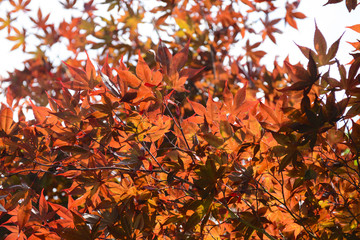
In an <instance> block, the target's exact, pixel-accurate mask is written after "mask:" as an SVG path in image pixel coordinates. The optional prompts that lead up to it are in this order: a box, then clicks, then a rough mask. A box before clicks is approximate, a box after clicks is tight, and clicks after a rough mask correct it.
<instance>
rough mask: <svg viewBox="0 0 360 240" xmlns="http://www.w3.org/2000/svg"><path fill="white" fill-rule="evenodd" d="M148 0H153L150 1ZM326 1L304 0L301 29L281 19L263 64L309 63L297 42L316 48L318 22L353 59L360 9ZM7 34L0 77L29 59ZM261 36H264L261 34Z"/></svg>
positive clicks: (60, 50)
mask: <svg viewBox="0 0 360 240" xmlns="http://www.w3.org/2000/svg"><path fill="white" fill-rule="evenodd" d="M147 1H149V2H150V0H147ZM79 2H81V1H79ZM99 2H101V1H99ZM276 2H277V3H276V5H278V6H284V2H285V0H278V1H276ZM326 2H327V0H302V1H301V3H300V6H299V8H298V11H300V12H303V13H304V14H305V15H306V16H307V18H306V19H303V20H299V21H298V30H296V29H293V28H291V27H290V26H288V25H286V26H285V24H284V22H280V24H278V25H277V27H278V28H279V29H280V30H282V31H283V34H280V35H279V34H278V35H275V36H276V39H277V45H275V44H274V43H272V42H271V41H270V40H269V39H267V40H266V41H265V44H263V45H262V46H261V47H260V48H261V49H262V50H265V51H266V52H267V53H268V54H267V55H266V56H265V57H264V59H263V60H262V63H265V64H266V65H268V66H271V65H272V63H273V61H274V58H275V57H278V59H279V60H280V62H281V60H283V59H285V58H286V57H287V56H289V59H290V62H291V63H292V64H295V63H297V62H301V63H303V64H306V63H307V60H306V58H305V57H304V56H303V55H302V53H301V52H300V50H299V49H298V47H297V46H296V45H295V43H297V44H298V45H301V46H306V47H309V48H312V49H313V36H314V31H315V21H316V23H317V25H318V28H319V29H320V30H321V32H322V33H323V35H324V36H325V38H326V40H327V44H328V47H329V46H330V45H331V44H332V43H333V42H334V41H336V40H337V39H338V38H339V37H340V36H341V35H342V34H343V33H344V32H345V33H344V36H343V37H342V41H341V43H340V47H339V51H338V54H337V56H336V58H337V59H338V60H339V61H340V62H341V63H342V64H346V63H348V62H350V61H351V59H352V57H351V56H350V55H349V53H350V52H351V51H352V50H353V47H352V46H351V45H350V44H349V43H347V41H348V42H356V41H357V39H358V38H360V37H359V34H358V33H356V32H354V31H352V30H351V29H348V28H346V27H347V26H352V25H355V24H359V23H360V21H359V16H360V8H357V9H356V10H355V11H352V12H351V13H349V12H348V11H347V9H346V6H345V3H344V2H342V3H340V4H332V5H331V4H330V5H327V6H323V5H324V4H325V3H326ZM1 4H2V7H1V8H0V17H3V18H5V17H6V16H5V11H6V8H5V7H4V5H5V6H6V4H7V3H4V2H2V3H1ZM96 6H97V7H98V8H99V9H100V11H104V14H106V9H105V8H104V9H102V8H101V6H100V5H96ZM29 8H31V9H32V13H31V14H32V16H33V17H34V18H35V19H37V17H36V14H37V9H38V8H41V10H42V12H43V16H45V15H46V14H48V13H50V19H49V22H50V23H56V24H58V23H59V22H61V21H62V19H63V18H66V19H70V14H71V11H68V10H67V11H63V10H62V6H61V4H60V3H59V1H53V0H51V1H49V0H32V1H31V3H30V5H29ZM283 11H284V10H283ZM74 13H75V11H74ZM274 14H279V16H284V13H282V14H281V12H279V11H278V12H275V13H274ZM280 14H281V15H280ZM270 16H271V17H272V18H276V15H270ZM18 21H19V23H20V24H22V25H25V24H32V23H30V22H29V23H26V22H25V20H22V19H21V16H19V18H18ZM21 21H24V22H21ZM142 29H143V30H142V31H148V33H147V34H149V35H151V33H152V31H151V27H150V28H149V27H148V26H145V27H143V28H142ZM6 36H7V33H6V31H4V30H3V31H1V32H0V76H2V77H4V78H6V77H7V76H8V74H7V72H8V71H10V72H11V71H13V70H14V69H15V68H17V69H23V65H22V62H23V61H24V60H25V59H27V58H28V56H26V55H25V54H23V53H22V51H21V50H20V49H17V50H15V51H10V49H11V47H12V46H13V45H14V42H10V41H8V40H6ZM259 39H261V37H260V36H259ZM27 41H28V42H31V41H36V39H28V40H27ZM260 48H259V49H260ZM50 53H51V56H50V57H51V58H52V60H53V61H55V64H56V63H60V61H61V60H63V59H65V58H66V57H68V56H69V54H70V53H69V52H67V51H64V46H61V45H60V44H55V45H54V46H53V48H52V50H51V52H50ZM90 57H91V55H90Z"/></svg>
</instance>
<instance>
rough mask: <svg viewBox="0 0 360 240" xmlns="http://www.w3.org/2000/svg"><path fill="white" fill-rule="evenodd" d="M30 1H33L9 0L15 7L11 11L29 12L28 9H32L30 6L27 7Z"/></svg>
mask: <svg viewBox="0 0 360 240" xmlns="http://www.w3.org/2000/svg"><path fill="white" fill-rule="evenodd" d="M30 2H31V0H26V1H24V0H18V1H17V3H15V1H14V0H9V3H10V4H11V5H12V6H13V7H14V9H13V10H12V11H11V12H19V11H24V12H28V11H30V9H29V8H26V7H27V5H29V3H30Z"/></svg>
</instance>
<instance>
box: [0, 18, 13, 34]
mask: <svg viewBox="0 0 360 240" xmlns="http://www.w3.org/2000/svg"><path fill="white" fill-rule="evenodd" d="M15 20H16V18H11V15H10V13H8V14H7V15H6V19H4V18H1V17H0V23H1V25H0V30H2V29H4V28H7V32H8V34H10V32H11V29H13V27H12V26H11V23H12V22H13V21H15Z"/></svg>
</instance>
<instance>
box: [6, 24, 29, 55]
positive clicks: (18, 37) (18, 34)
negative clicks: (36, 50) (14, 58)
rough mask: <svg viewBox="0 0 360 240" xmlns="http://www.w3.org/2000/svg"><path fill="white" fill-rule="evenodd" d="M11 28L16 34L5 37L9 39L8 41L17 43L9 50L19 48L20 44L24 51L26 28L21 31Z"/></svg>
mask: <svg viewBox="0 0 360 240" xmlns="http://www.w3.org/2000/svg"><path fill="white" fill-rule="evenodd" d="M13 30H14V31H15V33H16V35H15V36H7V37H6V39H8V40H10V41H17V42H18V43H16V44H15V45H14V46H13V47H12V48H11V49H10V50H11V51H13V50H15V49H17V48H19V47H20V46H21V45H22V46H23V47H22V50H23V51H25V48H26V44H25V37H26V30H25V29H23V31H22V32H20V31H19V30H18V29H17V28H13Z"/></svg>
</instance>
